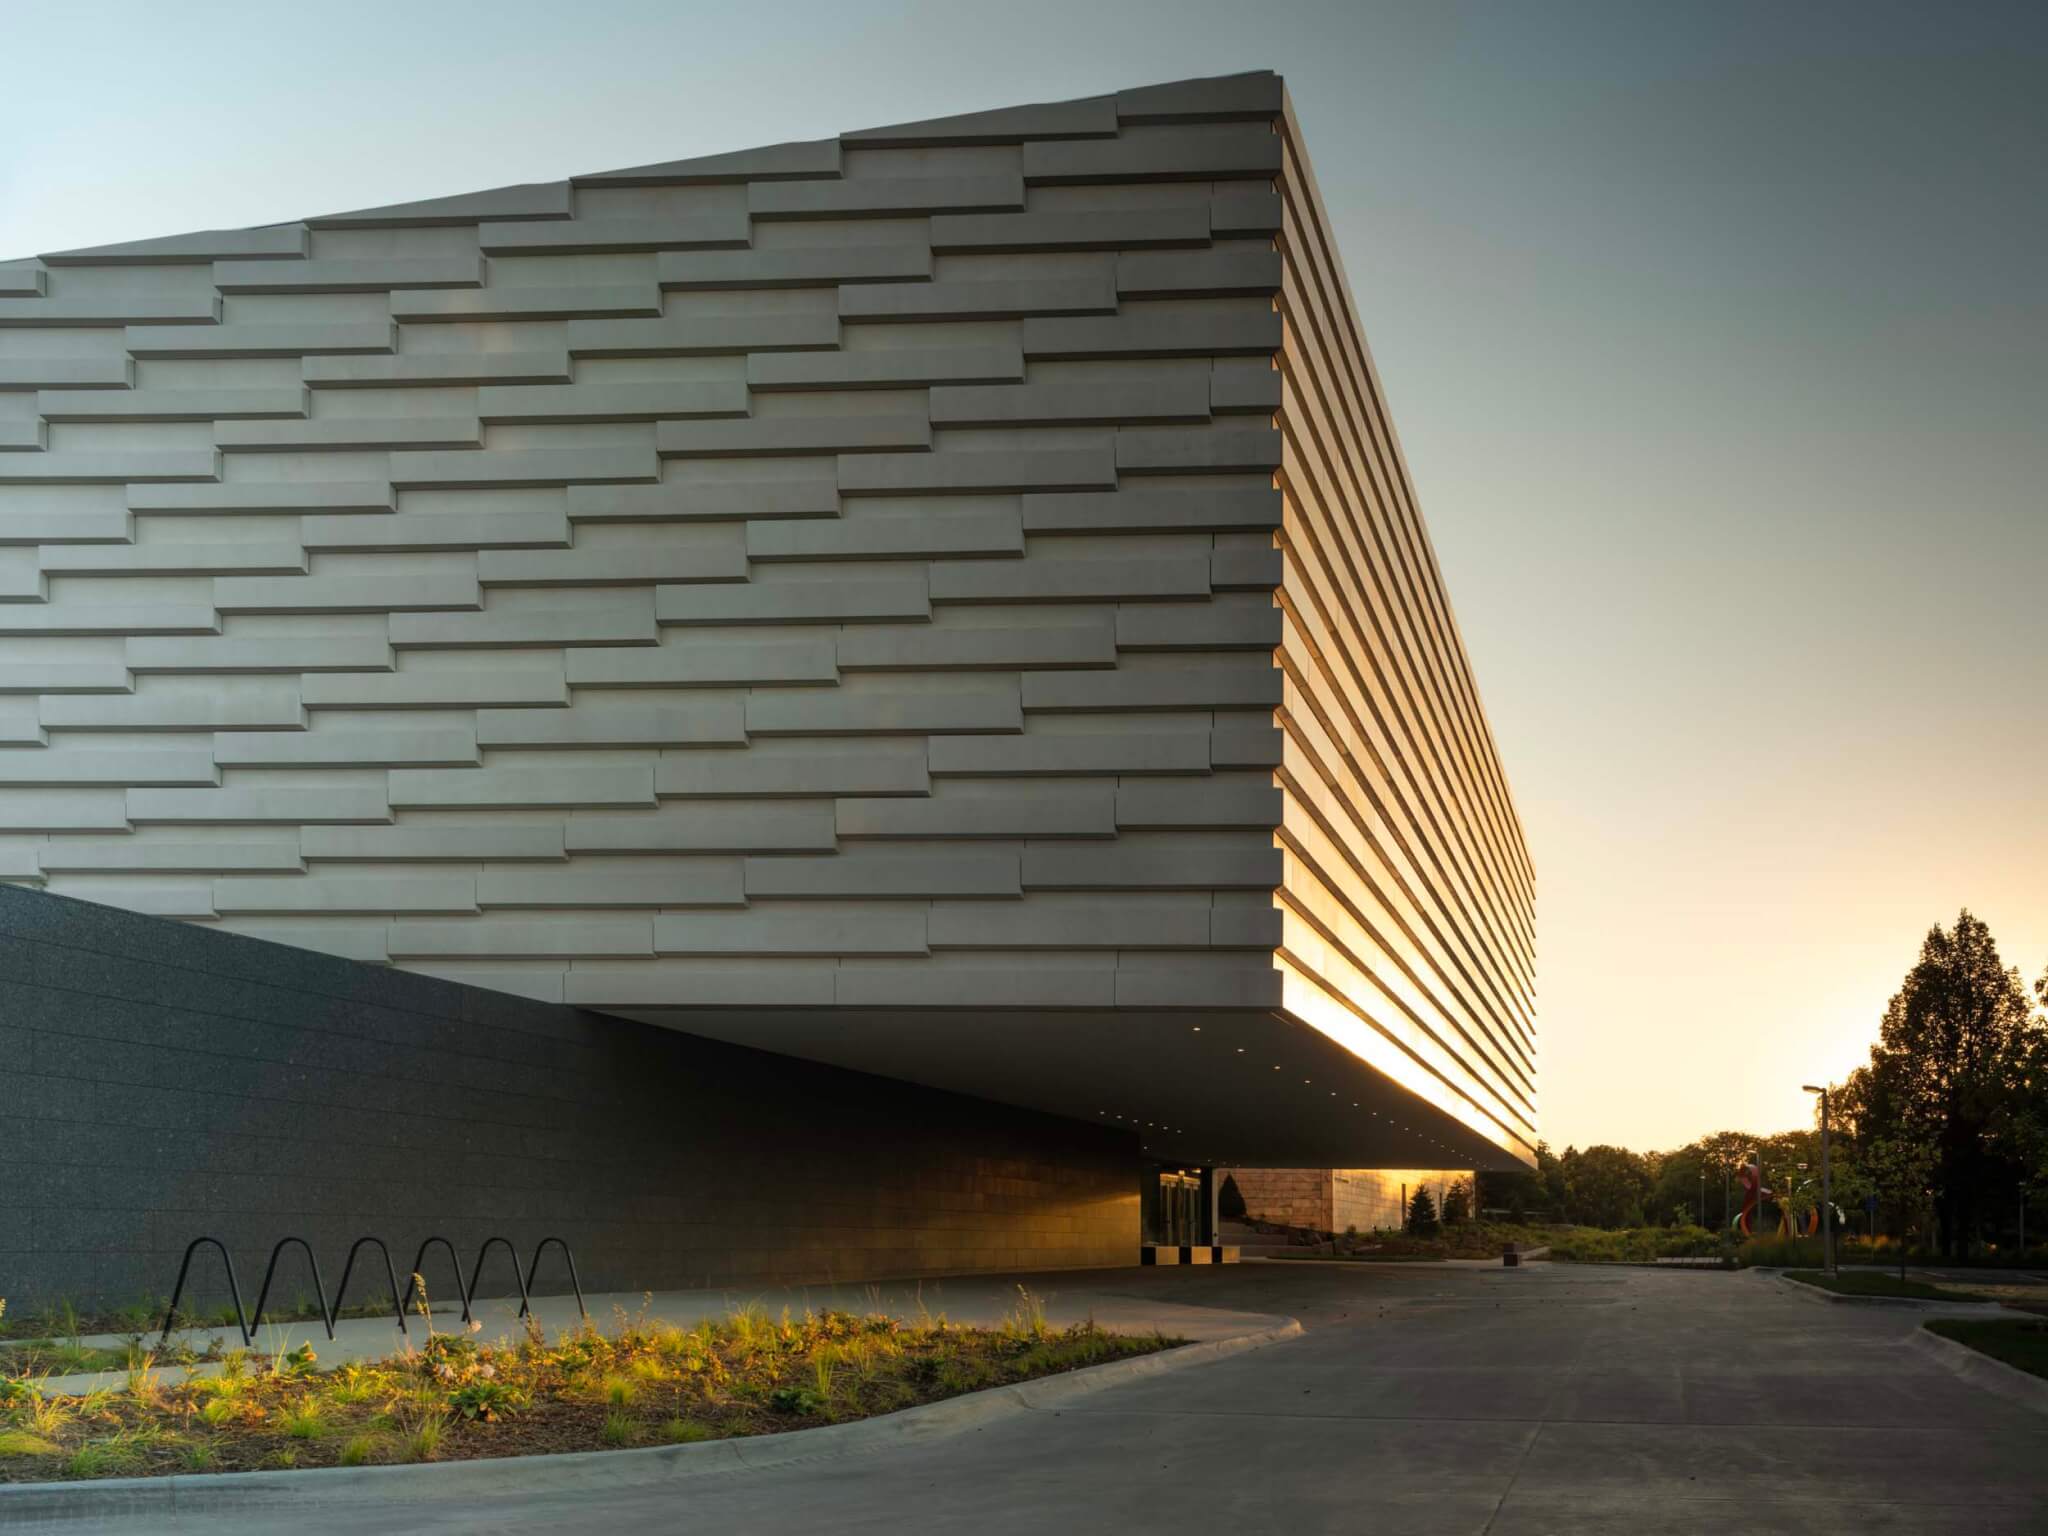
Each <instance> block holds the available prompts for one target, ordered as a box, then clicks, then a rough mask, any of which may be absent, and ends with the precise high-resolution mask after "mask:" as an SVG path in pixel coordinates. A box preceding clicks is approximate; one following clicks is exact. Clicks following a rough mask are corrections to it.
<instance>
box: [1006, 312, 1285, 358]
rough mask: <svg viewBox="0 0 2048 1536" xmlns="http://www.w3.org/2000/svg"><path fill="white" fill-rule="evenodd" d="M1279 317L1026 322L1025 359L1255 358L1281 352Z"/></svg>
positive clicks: (1261, 314) (1134, 315)
mask: <svg viewBox="0 0 2048 1536" xmlns="http://www.w3.org/2000/svg"><path fill="white" fill-rule="evenodd" d="M1280 339H1281V326H1280V317H1279V316H1278V315H1276V314H1270V313H1267V312H1264V311H1253V310H1217V311H1216V312H1214V313H1212V314H1203V315H1199V316H1190V315H1185V314H1179V313H1175V314H1171V315H1161V314H1149V313H1131V314H1119V315H1104V316H1076V317H1071V318H1059V319H1034V320H1026V321H1025V322H1024V355H1025V356H1026V357H1033V358H1044V359H1045V360H1047V361H1053V360H1056V359H1077V360H1078V359H1087V358H1132V357H1258V356H1267V355H1270V354H1271V353H1274V352H1277V351H1279V350H1280Z"/></svg>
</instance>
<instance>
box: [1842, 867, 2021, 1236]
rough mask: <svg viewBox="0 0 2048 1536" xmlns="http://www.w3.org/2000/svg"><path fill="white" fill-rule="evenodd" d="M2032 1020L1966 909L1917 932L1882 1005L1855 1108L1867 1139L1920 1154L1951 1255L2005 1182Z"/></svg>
mask: <svg viewBox="0 0 2048 1536" xmlns="http://www.w3.org/2000/svg"><path fill="white" fill-rule="evenodd" d="M2039 1033H2040V1025H2039V1024H2038V1023H2037V1021H2036V1020H2035V1018H2034V1013H2033V1008H2032V1006H2031V1003H2030V1001H2029V999H2028V997H2027V992H2026V989H2025V988H2024V987H2023V986H2022V985H2021V984H2020V977H2019V972H2018V971H2016V970H2008V969H2006V968H2005V967H2004V966H2003V965H2001V964H2000V963H1999V958H1998V946H1997V944H1996V943H1994V942H1993V940H1992V937H1991V930H1990V929H1989V928H1987V927H1986V926H1985V925H1984V924H1983V923H1982V922H1980V921H1979V920H1978V919H1977V918H1975V917H1973V916H1971V914H1970V911H1969V909H1968V908H1964V909H1963V911H1962V912H1961V913H1960V914H1958V916H1957V918H1956V923H1955V927H1954V928H1953V929H1948V930H1945V929H1943V928H1942V927H1940V926H1939V925H1938V924H1937V925H1936V926H1935V927H1934V928H1932V929H1930V930H1928V933H1927V937H1926V939H1925V940H1924V941H1923V942H1922V944H1921V946H1920V959H1919V961H1918V962H1917V963H1916V964H1915V965H1914V966H1913V968H1912V969H1911V970H1910V971H1908V972H1907V973H1906V979H1905V982H1904V983H1903V984H1902V985H1901V986H1900V988H1899V990H1898V992H1897V993H1896V994H1895V995H1894V996H1893V998H1892V1000H1891V1002H1890V1004H1889V1005H1887V1007H1886V1008H1885V1013H1884V1020H1883V1023H1882V1024H1881V1025H1880V1026H1879V1031H1878V1043H1877V1045H1876V1046H1875V1047H1874V1048H1873V1049H1872V1051H1871V1059H1870V1079H1869V1081H1868V1082H1867V1083H1865V1084H1863V1085H1862V1088H1863V1094H1864V1100H1865V1102H1864V1103H1863V1105H1862V1106H1860V1112H1861V1113H1862V1114H1863V1115H1864V1117H1865V1118H1866V1119H1867V1120H1868V1121H1869V1122H1870V1129H1871V1131H1872V1132H1874V1133H1875V1134H1873V1135H1872V1136H1871V1138H1870V1139H1871V1141H1872V1144H1873V1145H1875V1144H1876V1143H1877V1142H1879V1141H1884V1142H1905V1143H1913V1144H1917V1145H1919V1146H1921V1147H1924V1148H1926V1149H1927V1150H1928V1151H1929V1152H1930V1153H1931V1154H1932V1159H1931V1168H1930V1171H1929V1177H1930V1179H1931V1181H1932V1186H1933V1188H1934V1191H1935V1197H1936V1198H1935V1217H1936V1222H1937V1226H1938V1232H1939V1246H1940V1249H1941V1251H1942V1252H1943V1253H1944V1254H1946V1255H1947V1256H1949V1257H1951V1258H1961V1257H1962V1256H1963V1254H1964V1252H1965V1250H1966V1248H1967V1247H1968V1244H1969V1242H1970V1240H1971V1237H1972V1236H1973V1235H1974V1234H1975V1232H1976V1229H1977V1224H1978V1213H1979V1209H1980V1206H1981V1204H1982V1203H1983V1200H1984V1197H1985V1195H1986V1193H1987V1192H1988V1190H1987V1186H1993V1185H1997V1184H2001V1183H2002V1184H2006V1185H2007V1186H2008V1187H2009V1186H2010V1184H2011V1183H2012V1182H2015V1177H2014V1176H2015V1174H2016V1172H2017V1170H2016V1168H2015V1167H2014V1166H2013V1159H2014V1154H2015V1153H2017V1152H2018V1151H2019V1150H2020V1148H2019V1146H2018V1145H2017V1144H2016V1143H2017V1140H2018V1128H2017V1124H2016V1121H2015V1114H2014V1111H2015V1107H2016V1101H2017V1099H2018V1098H2019V1095H2020V1090H2021V1088H2022V1086H2023V1085H2022V1082H2021V1075H2022V1069H2023V1066H2024V1064H2025V1062H2026V1061H2027V1059H2028V1057H2029V1055H2030V1051H2031V1049H2032V1048H2033V1044H2034V1041H2035V1040H2036V1039H2037V1038H2038V1036H2039Z"/></svg>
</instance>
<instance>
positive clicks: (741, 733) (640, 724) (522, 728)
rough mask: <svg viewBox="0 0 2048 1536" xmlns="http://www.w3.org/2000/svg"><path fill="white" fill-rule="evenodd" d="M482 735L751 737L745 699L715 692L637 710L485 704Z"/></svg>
mask: <svg viewBox="0 0 2048 1536" xmlns="http://www.w3.org/2000/svg"><path fill="white" fill-rule="evenodd" d="M476 736H477V741H478V742H479V743H480V744H481V745H483V746H486V747H526V748H549V747H553V748H562V749H571V748H574V749H585V748H599V747H661V746H705V745H730V746H738V745H741V744H743V743H744V742H745V741H746V739H747V730H746V717H745V711H744V709H743V707H742V705H741V703H740V700H739V699H738V698H737V697H715V696H714V697H708V698H705V699H703V700H701V701H700V700H690V701H688V702H685V703H681V704H661V705H655V706H652V707H648V708H631V709H628V708H623V707H620V706H595V705H577V706H574V707H571V708H569V709H482V710H478V711H477V717H476ZM656 787H657V788H659V780H657V781H656Z"/></svg>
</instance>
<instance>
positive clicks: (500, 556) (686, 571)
mask: <svg viewBox="0 0 2048 1536" xmlns="http://www.w3.org/2000/svg"><path fill="white" fill-rule="evenodd" d="M476 569H477V579H478V580H479V581H480V582H482V584H483V585H484V586H487V587H631V586H646V585H648V584H650V583H655V582H663V583H666V582H697V581H734V582H738V581H745V580H746V579H747V549H746V541H745V538H744V536H743V535H742V534H741V533H740V531H739V529H737V528H730V527H713V528H679V529H670V530H666V531H664V533H663V534H662V535H661V537H660V540H659V542H656V541H654V540H652V539H650V540H648V541H647V542H645V543H642V544H636V545H634V546H632V547H631V548H621V549H569V550H515V549H487V550H484V551H483V552H482V553H481V554H479V555H478V556H477V557H476ZM663 590H667V588H666V587H664V589H663Z"/></svg>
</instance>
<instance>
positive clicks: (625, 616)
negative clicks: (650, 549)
mask: <svg viewBox="0 0 2048 1536" xmlns="http://www.w3.org/2000/svg"><path fill="white" fill-rule="evenodd" d="M595 595H597V596H601V597H602V599H603V602H602V603H601V604H600V605H597V606H591V607H580V608H568V607H563V608H549V609H541V610H536V609H532V608H514V609H506V610H504V611H497V610H493V609H489V608H487V609H485V610H484V611H483V612H482V613H394V614H393V615H392V616H391V644H392V645H393V646H394V647H396V648H397V649H399V650H408V651H437V650H450V651H452V650H527V649H531V648H533V647H536V646H558V645H559V646H563V647H570V646H613V645H641V646H652V645H653V644H654V643H655V641H656V640H658V639H659V638H660V635H661V631H660V630H659V629H658V628H657V627H656V626H655V623H654V594H653V593H652V592H608V593H602V594H595Z"/></svg>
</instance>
